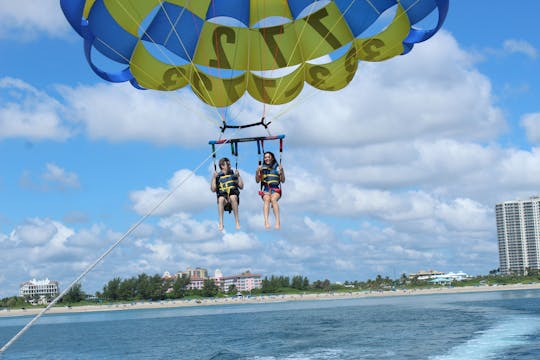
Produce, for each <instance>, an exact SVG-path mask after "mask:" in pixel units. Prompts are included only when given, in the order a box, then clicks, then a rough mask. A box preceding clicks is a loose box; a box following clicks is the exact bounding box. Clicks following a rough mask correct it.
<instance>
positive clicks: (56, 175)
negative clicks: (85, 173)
mask: <svg viewBox="0 0 540 360" xmlns="http://www.w3.org/2000/svg"><path fill="white" fill-rule="evenodd" d="M45 167H46V168H47V171H46V172H45V173H44V174H43V175H42V177H43V179H44V180H45V181H47V182H51V183H56V184H58V186H59V187H60V188H78V187H79V179H78V176H77V174H75V173H73V172H66V170H65V169H63V168H61V167H59V166H58V165H56V164H52V163H48V164H46V165H45Z"/></svg>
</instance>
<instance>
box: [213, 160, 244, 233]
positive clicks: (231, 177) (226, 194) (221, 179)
mask: <svg viewBox="0 0 540 360" xmlns="http://www.w3.org/2000/svg"><path fill="white" fill-rule="evenodd" d="M219 168H220V171H219V172H214V174H213V176H212V181H211V184H210V190H212V192H215V193H216V195H217V204H218V213H219V230H220V231H221V230H223V212H224V211H228V212H229V213H230V212H231V210H232V212H233V213H234V220H235V222H236V229H237V230H238V229H240V221H239V220H238V204H240V190H241V189H243V188H244V182H243V181H242V178H241V177H240V173H239V172H238V170H235V171H233V170H232V169H231V162H230V161H229V159H227V158H226V157H224V158H221V159H219Z"/></svg>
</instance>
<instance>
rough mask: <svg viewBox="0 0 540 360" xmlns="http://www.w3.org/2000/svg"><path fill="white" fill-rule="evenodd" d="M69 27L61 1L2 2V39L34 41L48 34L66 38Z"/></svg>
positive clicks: (0, 5)
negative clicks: (37, 2)
mask: <svg viewBox="0 0 540 360" xmlns="http://www.w3.org/2000/svg"><path fill="white" fill-rule="evenodd" d="M69 30H70V29H69V25H68V23H67V21H66V19H65V18H64V15H63V14H62V11H61V9H60V5H59V1H56V0H41V1H39V4H38V5H37V6H36V2H35V1H33V0H18V1H2V2H0V39H1V38H16V39H18V40H21V39H27V40H30V39H34V38H36V37H37V36H40V35H43V34H47V35H49V36H54V37H58V36H64V35H65V34H67V33H68V31H69Z"/></svg>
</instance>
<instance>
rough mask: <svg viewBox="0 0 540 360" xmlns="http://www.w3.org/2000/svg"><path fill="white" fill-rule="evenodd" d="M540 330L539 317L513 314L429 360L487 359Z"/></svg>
mask: <svg viewBox="0 0 540 360" xmlns="http://www.w3.org/2000/svg"><path fill="white" fill-rule="evenodd" d="M538 331H540V318H538V317H533V316H525V315H521V316H513V317H511V318H508V319H506V320H504V321H502V322H499V323H497V324H495V326H493V327H492V328H490V329H487V330H485V331H480V332H478V333H477V336H475V337H473V338H472V339H470V340H469V341H467V342H466V343H464V344H461V345H458V346H456V347H455V348H453V349H452V350H450V352H449V353H448V354H445V355H438V356H432V357H430V359H431V360H463V359H467V360H487V359H492V358H493V357H494V356H496V355H500V354H503V353H504V352H505V351H507V350H508V349H510V348H512V347H514V346H518V345H523V344H526V343H527V338H526V337H527V335H532V334H534V333H537V332H538Z"/></svg>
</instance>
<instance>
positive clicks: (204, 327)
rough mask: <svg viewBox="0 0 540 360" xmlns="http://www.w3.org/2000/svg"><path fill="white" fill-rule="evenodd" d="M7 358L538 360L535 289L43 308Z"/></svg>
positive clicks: (10, 331) (7, 331) (11, 325)
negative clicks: (47, 311) (86, 309)
mask: <svg viewBox="0 0 540 360" xmlns="http://www.w3.org/2000/svg"><path fill="white" fill-rule="evenodd" d="M30 319H31V317H16V318H5V317H4V318H0V346H1V345H4V344H5V343H6V342H7V341H8V340H9V339H10V338H11V337H12V336H14V335H15V334H16V333H17V331H19V330H20V329H21V328H22V326H24V325H25V324H26V323H28V321H30ZM8 359H9V360H11V359H55V360H56V359H214V360H218V359H220V360H221V359H224V360H229V359H230V360H236V359H242V360H244V359H245V360H247V359H249V360H277V359H284V360H304V359H314V360H334V359H335V360H337V359H351V360H352V359H354V360H356V359H377V360H379V359H400V360H401V359H414V360H418V359H426V360H457V359H464V360H484V359H490V360H503V359H508V360H510V359H512V360H514V359H523V360H533V359H534V360H538V359H540V290H530V291H529V290H521V291H499V292H485V293H465V294H451V295H449V294H446V295H443V294H438V295H420V296H400V297H381V298H361V299H347V300H325V301H301V302H282V303H270V304H237V305H215V306H205V307H190V308H174V309H152V310H130V311H115V312H98V313H82V314H76V313H72V314H54V315H46V316H44V317H43V318H41V319H40V320H39V322H37V323H36V324H35V325H34V326H32V327H31V328H30V329H29V330H28V331H27V332H26V333H25V334H24V335H23V336H22V337H21V338H20V339H19V340H18V341H17V342H15V343H14V344H13V345H11V347H10V348H8V349H7V351H6V352H5V353H3V354H1V355H0V360H8Z"/></svg>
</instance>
